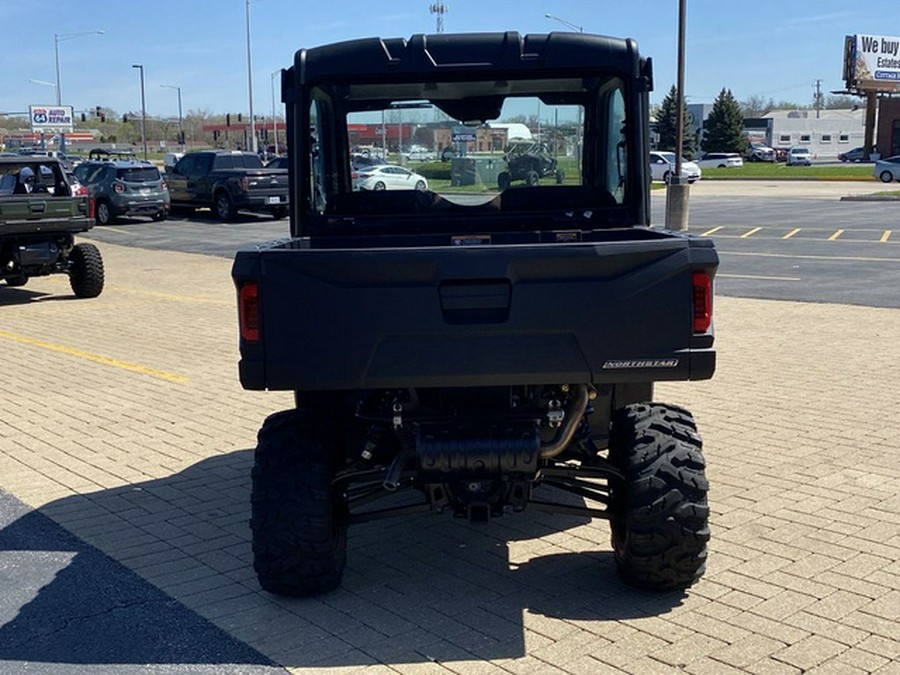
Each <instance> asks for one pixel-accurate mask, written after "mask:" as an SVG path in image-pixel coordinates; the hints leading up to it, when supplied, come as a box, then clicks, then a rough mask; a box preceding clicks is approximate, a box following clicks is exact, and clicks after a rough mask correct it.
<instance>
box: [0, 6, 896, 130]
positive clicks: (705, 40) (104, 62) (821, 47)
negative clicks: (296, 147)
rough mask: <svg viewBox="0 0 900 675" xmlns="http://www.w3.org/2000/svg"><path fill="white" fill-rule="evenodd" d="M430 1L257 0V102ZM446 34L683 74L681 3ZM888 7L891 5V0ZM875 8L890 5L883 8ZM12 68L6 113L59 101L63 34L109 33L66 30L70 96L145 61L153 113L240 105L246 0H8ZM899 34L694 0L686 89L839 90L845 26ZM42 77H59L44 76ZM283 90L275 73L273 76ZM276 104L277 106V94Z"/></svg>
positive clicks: (878, 21)
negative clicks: (625, 53)
mask: <svg viewBox="0 0 900 675" xmlns="http://www.w3.org/2000/svg"><path fill="white" fill-rule="evenodd" d="M432 1H433V0H388V1H382V2H375V1H373V0H331V2H328V1H325V2H311V1H309V0H302V1H299V0H253V1H252V2H251V3H250V16H251V22H250V23H251V40H250V42H251V46H252V65H253V68H252V74H253V85H254V86H253V106H254V112H256V114H269V113H270V112H271V109H272V73H273V72H275V71H277V70H278V69H280V68H282V67H286V66H288V65H290V63H291V61H292V58H293V54H294V52H295V51H296V50H297V49H298V48H300V47H310V46H315V45H319V44H324V43H327V42H334V41H339V40H346V39H352V38H358V37H369V36H373V35H377V36H381V37H408V36H410V35H412V34H415V33H431V32H435V30H436V23H437V16H436V15H435V14H432V13H430V12H429V6H430V5H431V4H432ZM445 4H447V5H448V6H449V11H448V12H447V13H446V14H445V15H444V32H446V33H453V32H472V31H502V30H516V31H519V32H521V33H543V32H548V31H551V30H569V28H567V27H566V25H564V24H563V23H562V22H560V21H557V20H554V19H548V18H546V17H545V15H546V14H551V15H553V16H556V17H559V18H560V19H563V20H564V21H566V22H569V23H571V24H574V25H577V26H581V27H583V28H584V31H585V32H592V33H599V34H604V35H614V36H617V37H633V38H635V39H637V41H638V43H639V45H640V47H641V51H642V53H644V54H646V55H649V56H652V57H653V60H654V69H655V75H656V91H655V92H654V93H653V94H652V101H653V102H656V103H658V102H659V101H660V100H661V99H662V97H663V96H664V95H665V94H666V92H667V91H668V89H669V87H670V86H671V85H672V84H674V82H675V72H676V33H677V22H678V1H677V0H626V1H625V2H621V1H619V0H565V1H563V0H448V2H446V3H445ZM884 6H887V5H884ZM879 7H882V8H881V9H879ZM0 27H2V35H3V38H2V41H0V45H2V46H0V49H2V53H3V58H2V63H3V67H2V68H0V112H13V111H21V110H27V106H28V105H29V104H42V103H53V102H55V100H56V92H55V87H54V86H52V83H54V82H55V80H56V70H55V64H54V45H55V44H56V42H55V40H54V34H56V35H60V36H67V35H70V34H72V33H81V32H90V31H100V30H102V31H104V33H103V34H102V35H97V34H91V35H79V36H76V37H63V38H62V39H60V40H59V42H58V45H59V54H60V71H61V77H60V82H61V87H60V88H61V91H62V98H63V101H62V102H63V103H65V104H69V105H73V106H74V107H75V109H76V110H84V109H92V108H93V107H94V106H96V105H101V106H104V107H108V108H111V109H112V110H114V111H115V112H117V113H119V114H121V113H123V112H128V111H139V110H140V108H141V98H140V96H141V92H140V74H139V71H138V70H136V69H133V68H132V64H142V65H143V66H144V78H145V92H146V100H147V113H148V115H151V116H173V117H174V116H176V115H177V112H178V107H177V94H176V92H175V90H173V89H168V88H165V87H163V86H161V85H172V86H179V87H181V90H182V101H183V107H184V112H185V113H187V112H188V111H193V110H208V111H210V112H213V113H225V112H233V113H236V112H243V113H246V112H247V111H248V108H249V103H248V98H249V97H248V85H247V42H246V36H247V32H246V31H247V25H246V2H245V0H215V2H212V1H211V0H210V1H205V2H200V1H198V0H180V1H178V2H176V1H175V0H153V1H151V2H112V3H77V4H76V3H72V2H71V0H42V2H41V3H39V4H38V5H35V4H34V3H25V2H13V1H12V0H4V2H2V3H0ZM853 33H868V34H875V35H888V36H897V35H900V12H888V11H886V10H884V9H883V6H879V5H868V4H865V5H864V4H863V3H858V2H847V0H780V1H775V0H756V2H735V1H733V0H724V1H723V0H687V50H686V82H685V93H686V96H687V99H688V101H689V102H697V103H706V102H712V101H713V99H714V98H715V96H716V95H717V94H718V92H719V91H720V89H721V88H722V87H727V88H730V89H731V90H732V92H733V93H734V95H735V96H736V97H737V98H738V99H739V100H741V99H745V98H747V97H749V96H753V95H759V96H763V97H765V98H769V97H772V98H774V99H776V100H783V99H784V100H792V101H797V102H802V103H808V102H811V100H812V95H813V91H814V83H815V81H816V80H819V79H820V80H822V86H823V91H825V92H826V93H827V92H829V91H831V90H835V89H841V88H842V87H843V83H842V81H841V61H842V56H841V48H842V42H843V36H844V35H846V34H853ZM31 80H38V81H42V82H45V83H49V84H38V83H35V82H32V81H31ZM276 86H277V81H276ZM279 106H280V103H279Z"/></svg>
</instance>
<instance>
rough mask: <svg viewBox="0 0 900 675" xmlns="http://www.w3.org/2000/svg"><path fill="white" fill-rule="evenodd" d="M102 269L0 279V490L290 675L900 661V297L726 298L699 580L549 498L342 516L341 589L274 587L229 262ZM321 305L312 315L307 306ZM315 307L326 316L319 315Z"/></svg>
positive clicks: (252, 396) (125, 258)
mask: <svg viewBox="0 0 900 675" xmlns="http://www.w3.org/2000/svg"><path fill="white" fill-rule="evenodd" d="M102 251H103V254H104V258H105V261H106V265H107V278H108V286H107V288H106V290H105V291H104V293H103V295H101V296H100V297H99V298H97V299H95V300H74V299H73V298H72V297H71V295H70V293H69V288H68V283H67V280H66V279H65V278H64V277H59V276H57V277H48V278H43V279H34V280H31V281H30V282H29V284H28V285H27V286H26V287H25V288H22V289H0V312H2V316H3V321H2V325H0V350H2V351H0V353H2V354H3V363H4V369H3V373H4V380H5V381H4V391H5V392H6V393H5V394H4V395H3V396H2V397H0V488H2V489H4V490H6V491H8V492H10V493H12V494H13V495H15V496H16V497H18V498H19V499H21V500H22V501H24V502H26V503H27V504H29V505H30V506H32V507H35V508H39V509H40V510H41V511H42V512H43V513H44V514H46V515H48V516H49V517H51V518H52V519H53V520H55V521H56V522H58V523H59V524H61V525H62V526H64V527H66V528H67V529H69V530H70V531H71V532H73V533H74V534H76V535H77V536H79V537H81V538H82V539H84V540H85V541H87V542H88V543H90V544H93V545H94V546H96V547H98V548H99V549H100V550H102V551H103V552H105V553H106V554H108V555H109V556H111V557H112V558H114V559H115V560H118V561H120V562H122V563H123V564H124V565H126V566H127V567H129V568H130V569H132V570H134V571H135V572H137V573H138V574H140V575H141V576H142V577H144V578H145V579H146V580H148V581H149V582H151V583H152V584H154V585H156V586H157V587H159V588H160V589H162V590H163V591H165V592H166V593H168V594H170V595H171V596H172V597H174V598H176V599H177V600H179V601H181V602H182V603H184V604H185V605H186V606H187V607H189V608H191V609H193V610H195V611H196V612H198V613H199V614H200V615H201V616H203V617H206V618H207V619H209V620H210V621H212V622H213V623H215V624H216V625H218V626H220V627H222V628H223V629H225V630H226V631H228V632H229V633H230V634H232V635H234V636H235V637H237V638H238V639H240V640H243V641H245V642H246V643H247V644H249V645H251V646H253V647H254V648H256V649H258V650H259V651H261V652H262V653H264V654H266V655H267V656H269V657H270V658H272V659H273V660H275V661H276V662H278V663H280V664H283V665H284V666H286V667H288V668H289V669H291V670H292V671H294V672H297V673H307V672H308V673H313V672H315V673H319V672H341V673H343V672H352V673H356V672H360V673H373V674H374V673H397V672H399V673H466V674H468V673H479V674H480V673H522V674H524V673H573V674H580V673H590V674H594V673H609V672H623V671H624V672H633V673H656V672H675V671H678V672H688V673H698V674H700V673H716V674H717V675H718V674H721V673H729V672H743V673H801V672H816V673H865V672H878V673H900V462H898V459H897V458H898V445H897V441H898V439H900V365H898V364H900V311H897V310H887V309H872V308H865V307H850V306H841V305H812V304H799V303H789V302H769V301H760V300H746V299H735V298H718V299H717V303H716V326H717V331H718V337H717V346H718V351H719V369H718V372H717V374H716V377H715V378H714V379H713V380H711V381H709V382H699V383H675V384H664V385H660V386H659V387H658V388H657V399H659V400H665V401H669V402H674V403H680V404H682V405H685V406H687V407H689V408H691V409H692V410H693V412H694V413H695V415H696V417H697V419H698V422H699V425H700V429H701V432H702V434H703V436H704V441H705V448H706V455H707V459H708V464H709V468H708V475H709V477H710V480H711V494H710V502H711V507H712V511H713V515H712V530H713V538H712V542H711V553H710V558H709V569H708V572H707V574H706V576H705V577H704V578H703V579H702V580H701V582H700V583H698V584H697V585H695V586H694V587H693V588H691V589H690V590H689V591H688V592H687V593H684V594H665V595H653V594H646V593H639V592H636V591H633V590H630V589H628V588H627V587H625V586H623V585H622V584H621V583H620V582H619V581H618V579H617V578H616V576H615V570H614V563H613V560H612V557H611V553H610V548H609V532H608V526H607V524H606V523H605V522H603V521H596V522H586V521H584V520H583V519H579V518H574V517H561V516H553V515H549V514H542V513H538V512H534V511H532V512H526V513H525V514H521V515H518V516H513V517H508V518H504V519H499V520H495V521H493V522H491V523H489V524H487V525H485V526H473V525H469V524H467V523H462V522H459V521H455V520H452V519H450V518H445V517H438V516H417V517H411V518H405V519H400V520H393V521H382V522H378V523H372V524H367V525H361V526H358V527H356V528H354V529H351V537H350V552H349V563H348V569H347V573H346V576H345V582H344V584H343V587H342V588H341V589H340V590H338V591H336V592H334V593H332V594H329V595H327V596H324V597H321V598H317V599H312V600H288V599H283V598H277V597H274V596H270V595H268V594H266V593H263V592H262V591H260V589H259V587H258V586H257V584H256V580H255V577H254V575H253V572H252V569H251V563H250V544H249V530H248V525H247V520H248V502H249V475H250V466H251V462H252V459H251V449H252V447H253V446H254V444H255V434H256V430H257V428H258V426H259V425H260V423H261V422H262V420H263V418H264V417H265V416H266V415H267V414H269V413H271V412H273V411H275V410H278V409H281V408H285V407H288V406H290V404H291V396H290V395H289V394H286V393H284V392H276V393H259V392H245V391H243V390H242V389H241V388H240V385H239V383H238V381H237V372H236V361H237V348H236V328H235V312H234V307H233V305H234V302H233V295H234V293H233V290H232V287H231V281H230V276H229V270H230V261H227V260H224V259H220V258H213V257H204V256H196V255H188V254H180V253H170V252H153V251H141V250H136V249H129V248H120V247H115V246H109V245H104V246H103V247H102ZM311 321H313V319H311ZM311 329H314V324H311Z"/></svg>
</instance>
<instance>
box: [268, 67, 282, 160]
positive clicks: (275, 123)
mask: <svg viewBox="0 0 900 675" xmlns="http://www.w3.org/2000/svg"><path fill="white" fill-rule="evenodd" d="M280 73H281V71H280V70H276V71H275V72H274V73H272V75H271V76H270V78H269V79H270V81H271V84H272V135H273V136H274V137H275V156H276V157H277V156H278V118H277V117H276V115H275V112H276V111H275V76H276V75H278V74H280Z"/></svg>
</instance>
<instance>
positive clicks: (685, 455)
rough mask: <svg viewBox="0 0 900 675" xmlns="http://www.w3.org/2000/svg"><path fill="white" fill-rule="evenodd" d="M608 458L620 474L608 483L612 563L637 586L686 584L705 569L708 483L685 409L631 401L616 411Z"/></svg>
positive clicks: (697, 440)
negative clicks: (611, 509)
mask: <svg viewBox="0 0 900 675" xmlns="http://www.w3.org/2000/svg"><path fill="white" fill-rule="evenodd" d="M609 451H610V460H611V461H612V462H613V463H614V464H615V465H616V466H617V467H618V468H619V470H620V471H622V473H623V474H624V480H618V481H613V483H612V508H613V511H614V516H613V518H612V520H611V521H610V528H611V530H612V545H613V550H614V552H615V557H616V565H617V567H618V570H619V575H620V576H621V577H622V579H623V580H624V581H625V582H626V583H628V584H630V585H632V586H635V587H637V588H642V589H646V590H655V591H668V590H673V589H678V588H686V587H688V586H690V585H691V584H693V583H694V582H695V581H697V580H698V579H699V578H700V577H701V576H702V575H703V572H704V571H705V569H706V545H707V542H708V541H709V506H708V505H707V491H708V484H707V481H706V476H705V462H704V459H703V453H702V441H701V440H700V435H699V434H698V433H697V425H696V424H695V423H694V419H693V417H692V416H691V414H690V413H689V412H688V411H687V410H684V409H683V408H677V407H674V406H668V405H662V404H655V403H653V404H649V403H637V404H633V405H629V406H626V407H625V408H622V409H621V410H618V411H617V412H616V413H615V415H614V417H613V423H612V430H611V435H610V443H609Z"/></svg>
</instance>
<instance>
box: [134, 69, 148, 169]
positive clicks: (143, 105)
mask: <svg viewBox="0 0 900 675" xmlns="http://www.w3.org/2000/svg"><path fill="white" fill-rule="evenodd" d="M131 67H132V68H137V69H139V70H140V71H141V143H143V145H144V160H145V161H146V159H147V101H146V99H145V98H144V66H143V65H140V64H135V65H133V66H131Z"/></svg>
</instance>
